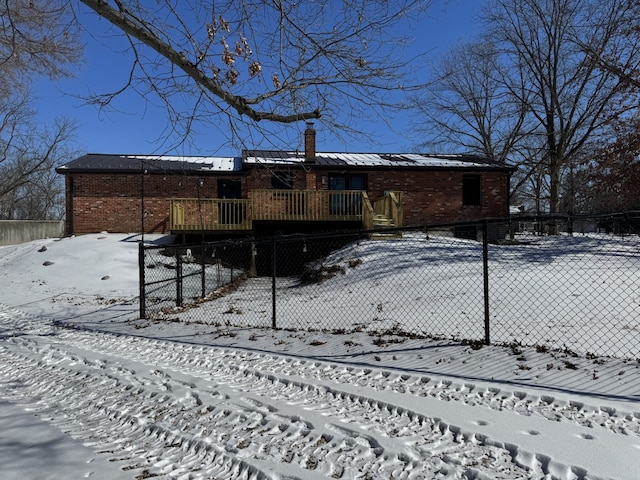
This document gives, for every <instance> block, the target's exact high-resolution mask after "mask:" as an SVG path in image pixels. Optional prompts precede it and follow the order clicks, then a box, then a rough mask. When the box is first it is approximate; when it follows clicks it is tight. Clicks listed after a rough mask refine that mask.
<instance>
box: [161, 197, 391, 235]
mask: <svg viewBox="0 0 640 480" xmlns="http://www.w3.org/2000/svg"><path fill="white" fill-rule="evenodd" d="M385 198H386V196H385ZM390 205H394V203H393V202H391V203H390ZM374 209H375V207H374V205H372V203H371V201H370V200H369V197H368V195H367V193H366V192H363V191H361V190H266V189H260V190H252V191H250V192H249V198H247V199H221V198H204V199H197V198H174V199H171V200H170V214H169V224H170V229H171V230H172V231H200V230H251V228H252V222H253V221H254V220H263V221H312V222H313V221H343V222H344V221H355V222H362V224H363V227H364V228H367V229H369V228H371V227H372V225H373V215H374ZM383 210H384V211H383V212H382V213H385V212H386V211H389V212H391V213H390V217H389V218H393V217H394V215H393V208H392V207H389V208H386V207H385V208H384V209H383ZM375 213H378V212H377V211H376V212H375ZM395 217H397V215H395ZM394 220H395V219H394ZM396 225H399V224H398V223H396Z"/></svg>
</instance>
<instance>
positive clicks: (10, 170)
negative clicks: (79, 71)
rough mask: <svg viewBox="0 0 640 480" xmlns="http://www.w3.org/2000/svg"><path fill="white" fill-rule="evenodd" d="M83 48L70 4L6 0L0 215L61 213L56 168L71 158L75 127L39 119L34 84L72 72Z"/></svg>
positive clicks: (1, 33) (1, 45)
mask: <svg viewBox="0 0 640 480" xmlns="http://www.w3.org/2000/svg"><path fill="white" fill-rule="evenodd" d="M81 52H82V48H81V44H80V43H79V37H78V28H77V25H76V23H75V16H74V15H73V12H72V10H71V9H70V4H68V3H66V2H63V1H55V0H54V1H47V0H29V1H26V0H2V1H1V2H0V74H1V75H2V79H3V81H2V82H0V219H17V218H20V219H43V218H60V215H61V206H62V205H63V202H62V198H61V195H62V193H63V185H61V182H60V179H59V178H56V177H55V176H54V170H53V169H54V168H55V167H56V166H57V165H59V164H60V163H61V162H63V161H65V160H67V159H68V158H69V157H68V154H69V148H70V145H71V144H72V143H71V139H72V136H73V129H74V128H73V124H72V123H71V122H69V121H66V120H58V121H57V122H56V124H55V125H53V126H49V127H42V126H41V125H39V124H38V122H37V121H36V118H35V113H34V112H33V111H32V109H31V105H30V98H31V97H32V95H31V91H30V83H31V80H32V79H33V78H34V77H37V76H48V77H49V78H52V79H56V78H60V77H62V76H67V75H69V74H70V73H71V68H72V66H73V65H74V64H75V63H77V62H78V61H79V59H80V55H81Z"/></svg>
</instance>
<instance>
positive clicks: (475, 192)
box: [462, 175, 482, 205]
mask: <svg viewBox="0 0 640 480" xmlns="http://www.w3.org/2000/svg"><path fill="white" fill-rule="evenodd" d="M481 203H482V202H481V195H480V175H463V176H462V204H463V205H481Z"/></svg>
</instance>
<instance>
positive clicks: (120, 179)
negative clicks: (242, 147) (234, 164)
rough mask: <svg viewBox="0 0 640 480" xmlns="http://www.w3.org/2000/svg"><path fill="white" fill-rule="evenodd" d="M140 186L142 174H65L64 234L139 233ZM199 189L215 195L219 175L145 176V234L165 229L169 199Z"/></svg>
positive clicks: (204, 195)
mask: <svg viewBox="0 0 640 480" xmlns="http://www.w3.org/2000/svg"><path fill="white" fill-rule="evenodd" d="M229 178H233V177H229ZM235 179H238V178H235ZM200 180H202V183H203V184H202V187H200V186H199V182H200ZM141 188H142V177H141V175H128V174H72V175H67V178H66V191H67V196H66V198H67V202H66V203H67V224H66V232H67V234H72V233H75V234H82V233H94V232H101V231H107V232H122V233H127V232H140V230H141V225H142V215H141V205H142V196H141V193H140V192H141ZM199 188H200V195H201V196H202V198H207V197H209V198H216V197H218V178H217V177H199V176H180V175H155V174H148V175H145V177H144V210H145V218H144V226H145V233H164V232H166V228H167V223H168V221H169V199H170V198H197V197H198V189H199Z"/></svg>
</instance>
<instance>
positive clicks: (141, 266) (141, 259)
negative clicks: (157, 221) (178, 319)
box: [138, 242, 147, 318]
mask: <svg viewBox="0 0 640 480" xmlns="http://www.w3.org/2000/svg"><path fill="white" fill-rule="evenodd" d="M144 266H145V261H144V244H143V243H142V242H140V243H139V244H138V283H139V289H140V293H139V295H140V318H146V317H147V302H146V300H147V299H146V292H145V286H144V283H145V278H144Z"/></svg>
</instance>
